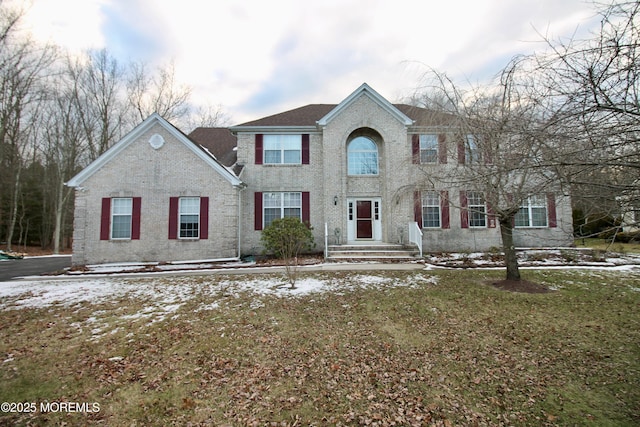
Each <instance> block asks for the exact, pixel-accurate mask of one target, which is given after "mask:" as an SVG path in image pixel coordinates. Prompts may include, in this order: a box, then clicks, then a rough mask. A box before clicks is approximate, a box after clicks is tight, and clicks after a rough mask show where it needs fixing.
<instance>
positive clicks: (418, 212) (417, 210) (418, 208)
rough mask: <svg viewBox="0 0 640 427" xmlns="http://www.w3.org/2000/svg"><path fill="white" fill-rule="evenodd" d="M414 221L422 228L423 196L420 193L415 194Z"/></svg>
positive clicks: (415, 192)
mask: <svg viewBox="0 0 640 427" xmlns="http://www.w3.org/2000/svg"><path fill="white" fill-rule="evenodd" d="M413 220H414V221H415V222H417V223H418V227H420V228H422V194H421V193H420V192H419V191H414V192H413Z"/></svg>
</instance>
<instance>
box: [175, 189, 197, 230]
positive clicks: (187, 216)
mask: <svg viewBox="0 0 640 427" xmlns="http://www.w3.org/2000/svg"><path fill="white" fill-rule="evenodd" d="M178 215H179V216H180V219H179V224H180V227H179V230H180V234H179V235H178V237H179V238H181V239H198V238H199V237H200V197H181V198H180V205H179V208H178Z"/></svg>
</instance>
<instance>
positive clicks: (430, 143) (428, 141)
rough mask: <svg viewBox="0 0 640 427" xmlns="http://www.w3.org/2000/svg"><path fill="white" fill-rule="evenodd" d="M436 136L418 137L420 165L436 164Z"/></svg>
mask: <svg viewBox="0 0 640 427" xmlns="http://www.w3.org/2000/svg"><path fill="white" fill-rule="evenodd" d="M437 161H438V135H420V163H437Z"/></svg>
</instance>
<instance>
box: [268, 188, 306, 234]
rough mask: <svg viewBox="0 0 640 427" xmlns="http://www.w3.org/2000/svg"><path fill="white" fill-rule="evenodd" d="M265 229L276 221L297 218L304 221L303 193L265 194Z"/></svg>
mask: <svg viewBox="0 0 640 427" xmlns="http://www.w3.org/2000/svg"><path fill="white" fill-rule="evenodd" d="M262 206H263V210H264V212H263V218H264V222H263V224H264V227H268V226H269V224H271V223H272V222H273V220H274V219H279V218H284V217H295V218H299V219H300V220H301V221H302V193H264V194H263V204H262Z"/></svg>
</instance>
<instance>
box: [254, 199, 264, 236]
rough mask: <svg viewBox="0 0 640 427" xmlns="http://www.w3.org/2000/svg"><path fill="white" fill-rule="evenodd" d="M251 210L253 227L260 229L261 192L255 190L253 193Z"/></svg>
mask: <svg viewBox="0 0 640 427" xmlns="http://www.w3.org/2000/svg"><path fill="white" fill-rule="evenodd" d="M253 200H254V206H253V212H254V216H255V218H254V229H255V230H262V192H261V191H256V192H255V193H253Z"/></svg>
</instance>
